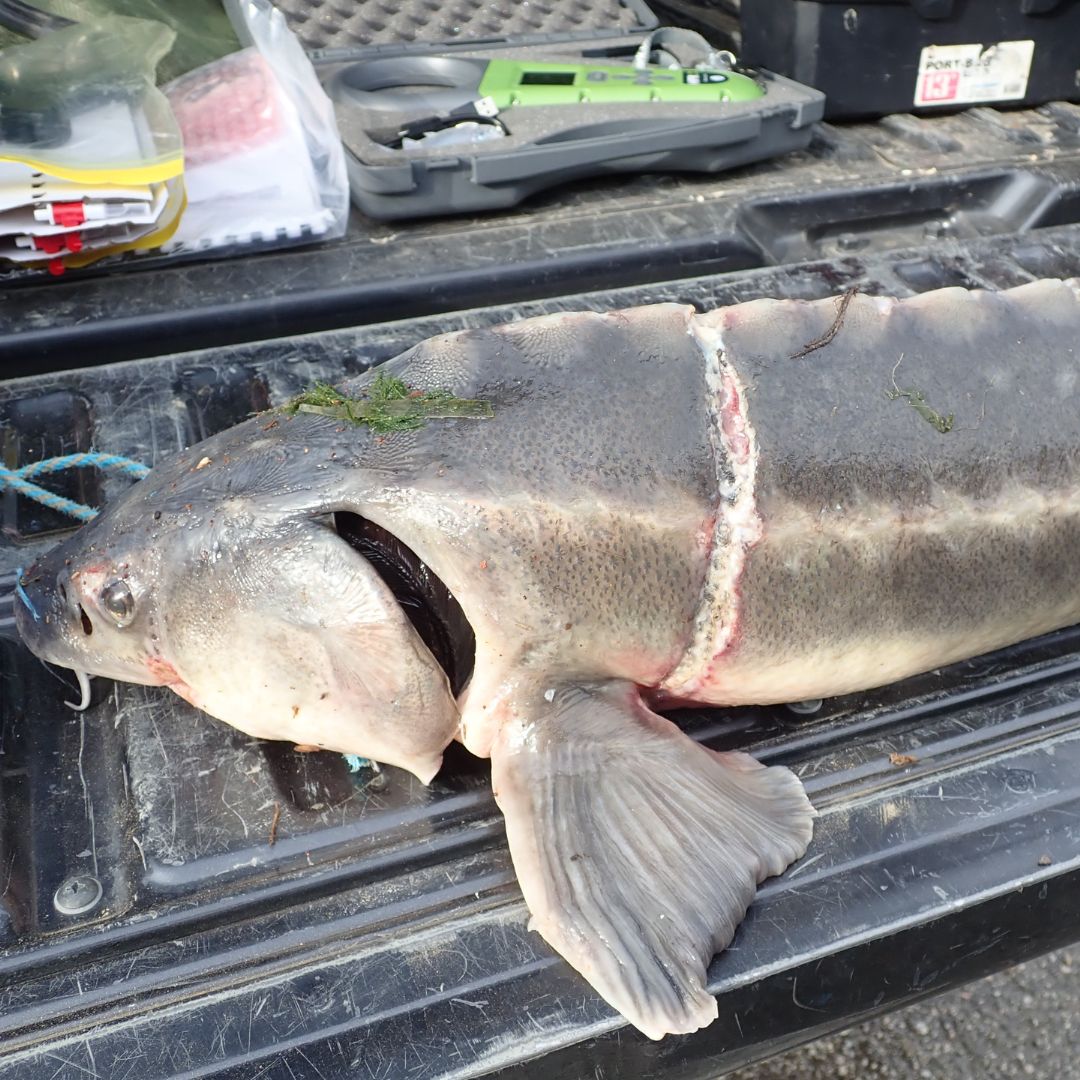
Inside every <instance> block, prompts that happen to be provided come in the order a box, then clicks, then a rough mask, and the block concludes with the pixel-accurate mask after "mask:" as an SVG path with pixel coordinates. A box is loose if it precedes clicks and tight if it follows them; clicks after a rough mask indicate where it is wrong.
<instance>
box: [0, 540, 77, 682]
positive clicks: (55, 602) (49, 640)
mask: <svg viewBox="0 0 1080 1080" xmlns="http://www.w3.org/2000/svg"><path fill="white" fill-rule="evenodd" d="M15 627H16V629H17V630H18V631H19V636H20V637H21V638H22V640H23V642H24V643H25V644H26V646H27V648H29V649H30V651H31V652H32V653H34V655H35V656H38V657H40V658H41V659H42V660H48V661H51V662H53V663H65V662H66V661H67V660H68V654H69V653H70V652H71V649H72V647H73V646H75V645H76V643H77V642H78V641H79V639H80V638H89V637H90V636H91V635H92V634H93V623H92V621H91V619H90V616H89V615H88V614H87V612H86V610H85V609H84V608H83V606H82V604H81V603H80V602H79V596H78V593H77V590H76V589H75V587H74V585H73V584H72V581H71V574H70V572H69V571H68V569H67V568H66V567H61V568H59V569H58V570H54V569H52V568H51V567H49V566H48V564H47V560H39V561H38V562H36V563H34V565H33V566H31V567H30V569H29V570H26V571H24V572H22V573H20V574H19V575H18V576H17V578H16V582H15Z"/></svg>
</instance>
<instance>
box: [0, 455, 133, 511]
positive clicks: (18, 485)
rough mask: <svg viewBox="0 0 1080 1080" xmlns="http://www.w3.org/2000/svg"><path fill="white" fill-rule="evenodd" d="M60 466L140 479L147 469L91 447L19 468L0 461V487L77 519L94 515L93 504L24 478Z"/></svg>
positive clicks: (57, 470) (49, 471)
mask: <svg viewBox="0 0 1080 1080" xmlns="http://www.w3.org/2000/svg"><path fill="white" fill-rule="evenodd" d="M64 469H111V470H113V471H115V472H123V473H126V474H127V475H128V476H130V477H133V478H134V479H135V480H141V479H142V478H143V477H144V476H145V475H146V474H147V473H148V472H149V471H150V470H149V468H148V467H147V466H145V465H143V464H142V463H141V462H138V461H132V460H131V458H126V457H121V456H120V455H119V454H103V453H100V452H98V451H96V450H91V451H89V452H87V453H84V454H65V455H63V457H54V458H45V460H44V461H33V462H31V463H30V464H29V465H23V466H22V468H21V469H6V468H4V467H3V466H2V465H0V491H2V490H3V489H4V488H10V489H11V490H12V491H15V492H18V494H20V495H24V496H26V498H28V499H33V500H34V502H38V503H41V505H42V506H47V507H49V509H50V510H59V511H60V513H62V514H67V515H69V516H70V517H73V518H76V519H78V520H79V521H92V520H93V519H94V518H96V517H97V516H98V511H97V510H95V509H94V507H92V506H86V505H85V504H84V503H79V502H75V500H74V499H67V498H65V497H64V496H63V495H57V494H56V493H55V492H53V491H49V490H48V489H47V488H43V487H40V486H39V485H38V484H32V483H31V482H30V480H29V479H28V477H31V476H41V475H43V474H49V473H54V472H62V471H63V470H64Z"/></svg>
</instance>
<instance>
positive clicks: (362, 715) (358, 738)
mask: <svg viewBox="0 0 1080 1080" xmlns="http://www.w3.org/2000/svg"><path fill="white" fill-rule="evenodd" d="M152 476H153V474H151V477H152ZM151 477H148V478H147V479H146V480H143V481H142V482H140V483H139V484H138V485H136V486H135V487H134V488H132V489H131V491H129V492H127V493H126V494H125V496H123V497H121V498H120V499H119V500H118V501H117V502H116V503H115V504H113V505H110V507H108V508H107V509H106V510H105V511H104V512H103V513H102V514H101V515H100V516H99V517H98V518H96V519H95V520H94V521H92V522H90V523H89V524H88V525H86V526H84V527H83V528H82V529H80V530H79V531H78V532H77V533H75V534H74V535H73V536H72V537H70V538H69V539H68V540H67V541H65V542H64V543H62V544H60V545H59V546H58V547H56V548H54V549H52V550H51V551H49V552H48V553H46V554H45V555H44V556H43V557H42V558H40V559H39V560H38V561H37V562H36V563H34V565H33V566H31V567H30V569H29V570H27V571H26V572H25V573H24V574H23V575H22V577H21V579H20V582H19V593H18V601H17V603H16V623H17V627H18V630H19V633H20V635H21V636H22V639H23V641H24V642H25V643H26V644H27V646H28V647H29V648H30V650H31V651H32V652H33V653H35V654H36V655H37V656H38V657H40V658H41V659H42V660H45V661H47V662H49V663H52V664H57V665H59V666H62V667H67V668H71V669H73V670H74V671H75V672H76V673H77V674H80V673H81V674H80V683H81V684H82V685H83V699H84V700H83V705H84V706H85V704H86V703H87V700H88V697H89V695H88V691H87V689H86V685H87V680H86V679H85V677H84V675H90V676H104V677H107V678H111V679H118V680H123V681H126V682H132V683H141V684H144V685H149V686H168V687H170V688H171V689H172V690H174V691H175V692H176V693H178V694H179V695H180V696H181V697H183V698H184V699H185V700H187V701H188V702H190V703H191V704H193V705H195V706H196V707H198V708H200V709H202V710H203V711H205V712H207V713H209V714H210V715H212V716H214V717H217V718H218V719H220V720H223V721H225V722H226V723H229V724H231V725H233V726H234V727H237V728H239V729H240V730H242V731H245V732H247V733H249V734H251V735H254V736H256V737H259V738H266V739H282V740H288V741H292V742H294V743H296V744H303V745H306V746H312V747H319V748H325V749H330V750H337V751H339V752H343V753H352V754H357V755H360V756H362V757H367V758H371V759H373V760H375V761H380V762H383V763H386V764H391V765H398V766H401V767H404V768H406V769H409V770H410V771H412V772H413V773H415V774H416V775H417V776H418V777H420V779H422V780H423V781H424V782H427V781H429V780H430V779H431V778H432V777H433V776H434V774H435V772H436V771H437V770H438V768H439V766H440V764H441V759H442V752H443V750H444V749H445V747H446V746H447V744H448V743H449V742H450V741H451V740H452V739H453V738H454V736H455V735H456V733H457V728H458V724H459V719H460V718H459V714H458V708H457V703H456V700H455V698H454V695H453V693H452V692H451V688H450V685H449V682H448V680H447V676H446V674H445V672H444V671H443V669H442V667H441V666H440V665H439V663H438V662H437V661H436V660H435V658H434V657H433V656H432V654H431V653H430V652H429V650H428V648H427V647H426V646H425V644H424V642H423V640H421V638H420V637H419V635H418V634H417V632H416V631H415V629H414V628H413V627H412V625H411V624H410V622H409V619H408V618H407V616H406V614H405V613H404V611H403V610H402V608H401V606H400V605H399V604H398V603H397V601H396V600H395V597H394V595H393V593H392V592H391V590H390V589H389V587H388V586H387V585H386V584H385V582H384V581H383V580H382V578H381V577H380V576H379V574H378V573H377V572H376V571H375V569H374V568H373V567H372V565H371V564H370V563H369V562H368V561H367V560H366V559H364V558H363V557H362V556H361V555H359V554H358V553H357V552H356V551H355V550H354V549H353V548H352V547H350V545H349V544H348V543H347V542H346V541H345V540H344V539H342V538H341V537H340V536H339V535H338V534H337V533H336V532H335V530H334V528H333V517H332V515H329V514H322V515H319V514H315V513H311V512H308V513H297V512H296V511H295V509H291V510H290V511H289V512H282V511H274V510H272V509H268V508H267V507H266V506H265V505H264V503H263V502H262V501H261V500H259V499H258V498H254V497H251V496H250V495H239V496H238V495H236V494H235V492H232V491H226V492H224V493H221V494H215V493H214V491H213V489H212V487H209V486H208V487H207V488H204V489H202V490H201V491H200V492H199V493H198V494H195V495H193V494H191V493H190V492H189V493H187V494H186V495H184V496H182V497H183V498H184V500H185V501H184V502H183V503H182V504H181V503H179V502H178V501H177V499H176V498H175V497H172V496H169V497H163V496H162V486H161V485H160V484H158V485H155V484H153V482H152V480H151ZM144 485H146V486H145V487H144ZM140 489H141V490H140Z"/></svg>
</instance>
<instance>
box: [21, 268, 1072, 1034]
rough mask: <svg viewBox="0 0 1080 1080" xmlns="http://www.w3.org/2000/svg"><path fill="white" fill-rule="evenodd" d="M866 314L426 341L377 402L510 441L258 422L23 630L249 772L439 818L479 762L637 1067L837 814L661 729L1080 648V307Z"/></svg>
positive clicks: (929, 300)
mask: <svg viewBox="0 0 1080 1080" xmlns="http://www.w3.org/2000/svg"><path fill="white" fill-rule="evenodd" d="M847 301H850V303H848V302H847ZM842 315H843V317H842V319H840V318H838V304H837V302H836V301H835V300H834V299H827V300H822V301H814V302H806V301H797V300H782V301H776V300H769V299H764V300H755V301H751V302H748V303H740V304H735V305H733V306H730V307H724V308H721V309H719V310H715V311H710V312H706V313H698V312H696V311H695V310H694V309H693V308H691V307H688V306H685V305H679V304H657V305H653V306H647V307H640V308H634V309H630V310H624V311H615V312H610V313H607V314H597V313H593V312H581V313H565V314H555V315H547V316H543V317H539V318H534V319H529V320H525V321H520V322H516V323H511V324H508V325H504V326H498V327H495V328H491V329H480V330H466V331H461V332H457V333H451V334H445V335H442V336H440V337H435V338H432V339H430V340H427V341H423V342H421V343H420V344H418V345H416V346H415V347H414V348H412V349H410V350H409V351H407V352H405V353H404V354H402V355H400V356H399V357H397V358H396V359H394V360H392V361H389V362H388V363H387V364H386V365H385V366H384V367H383V368H382V369H381V370H382V371H384V372H389V373H391V374H392V375H394V376H396V377H398V378H400V379H401V380H403V381H404V382H405V383H406V384H407V385H408V386H409V387H413V388H415V389H416V391H420V392H426V391H436V390H438V391H449V392H450V393H452V394H454V395H458V396H461V397H464V398H469V399H476V400H480V401H485V402H488V403H490V405H491V408H492V410H493V416H492V418H491V419H486V420H479V419H470V418H444V419H434V420H429V421H427V422H426V423H425V424H424V425H423V426H422V427H419V428H418V429H417V430H412V431H405V432H396V433H393V434H388V435H387V434H382V435H380V434H378V433H376V432H375V431H373V430H372V429H371V427H370V426H368V425H364V424H355V423H350V422H347V421H343V420H341V419H340V418H336V417H334V416H329V415H321V414H311V413H304V412H298V413H295V414H293V415H286V414H284V413H275V414H272V415H270V416H267V415H265V414H264V415H262V416H258V417H254V418H251V419H249V420H247V421H245V422H244V423H241V424H239V425H238V426H237V427H235V428H232V429H230V430H228V431H225V432H223V433H221V434H218V435H216V436H214V437H213V438H211V439H209V440H207V441H205V442H203V443H202V444H200V445H198V446H196V447H194V448H192V449H190V450H187V451H185V452H182V453H179V454H177V455H176V456H175V457H173V458H171V459H169V460H167V461H165V462H164V463H162V464H159V465H158V466H157V467H156V468H154V469H153V471H152V472H151V473H150V474H149V476H147V478H146V479H144V480H143V481H142V482H140V483H139V484H137V485H135V486H134V487H133V488H132V489H131V490H130V491H128V492H126V493H125V495H124V496H123V497H121V498H119V499H118V500H116V501H115V503H113V504H111V505H110V506H108V507H107V508H106V509H105V511H104V512H103V513H102V514H101V515H100V516H99V517H98V518H97V519H96V520H95V521H93V522H92V523H91V524H89V525H87V526H85V527H83V528H82V529H80V530H79V532H78V533H76V534H74V535H73V536H72V537H71V538H70V539H68V540H67V541H66V542H64V543H62V544H61V545H59V546H58V547H56V548H55V549H53V550H52V551H51V552H49V553H47V554H46V555H45V556H44V557H43V558H42V559H41V560H40V561H39V562H38V563H37V564H36V565H35V566H34V567H33V568H32V569H31V570H30V571H29V572H28V573H27V574H26V575H24V578H23V580H22V585H23V589H24V593H23V599H24V606H22V607H21V608H20V609H19V610H18V612H17V621H18V626H19V630H20V632H21V634H22V636H23V639H24V640H25V642H26V643H27V645H28V646H29V647H30V649H31V650H32V651H33V652H34V653H36V654H37V655H38V656H39V657H41V658H43V659H44V660H46V661H49V662H52V663H54V664H60V665H63V666H65V667H69V668H72V669H74V670H75V671H77V672H78V673H80V678H81V679H82V680H83V682H84V683H85V675H86V674H90V675H99V676H106V677H110V678H113V679H122V680H127V681H130V682H136V683H143V684H148V685H163V686H168V687H171V688H172V689H173V690H175V691H176V692H177V693H178V694H180V695H181V696H182V697H184V698H185V699H186V700H188V701H189V702H191V703H192V704H193V705H195V706H197V707H198V708H200V709H202V710H205V711H206V712H207V713H209V714H210V715H212V716H214V717H218V718H219V719H221V720H223V721H225V722H227V723H229V724H232V725H234V726H235V727H237V728H239V729H241V730H242V731H245V732H247V733H249V734H250V735H253V736H257V737H260V738H265V739H287V740H292V741H294V742H296V743H298V744H306V745H316V746H320V747H325V748H328V749H333V750H337V751H343V752H348V753H355V754H360V755H364V756H366V757H370V758H373V759H375V760H377V761H381V762H385V763H389V764H391V765H396V766H400V767H402V768H405V769H408V770H411V771H412V772H413V773H415V774H416V776H418V777H419V778H420V779H421V780H423V781H425V782H427V781H430V779H431V778H432V777H433V776H434V774H435V773H436V771H437V770H438V768H439V766H440V762H441V758H442V753H443V750H444V748H445V747H446V746H447V745H448V743H449V742H450V741H451V740H453V739H459V740H460V741H462V742H463V743H464V744H465V746H466V747H467V748H468V749H469V750H471V751H472V752H473V753H474V754H478V755H480V756H482V757H490V758H491V763H492V782H493V786H494V792H495V797H496V799H497V801H498V805H499V806H500V808H501V810H502V812H503V814H504V816H505V821H506V833H507V838H508V841H509V846H510V851H511V854H512V858H513V862H514V866H515V869H516V872H517V876H518V879H519V882H520V885H521V890H522V893H523V894H524V898H525V900H526V902H527V905H528V907H529V909H530V912H531V915H532V919H531V926H532V927H533V928H534V929H536V930H538V931H539V932H540V933H541V934H542V935H543V937H544V938H545V939H546V940H547V941H548V942H549V943H550V945H551V946H553V947H554V948H555V949H556V950H557V951H558V952H559V953H561V954H562V956H563V957H564V958H565V959H566V960H567V961H568V962H569V963H570V964H572V965H573V966H574V967H575V968H576V969H577V970H578V971H579V972H580V973H581V974H582V975H583V976H584V977H585V979H587V980H588V981H589V982H590V983H591V984H592V986H593V987H594V988H595V990H596V991H597V992H598V993H599V994H600V995H602V997H603V998H605V999H606V1000H607V1002H609V1003H610V1005H612V1006H613V1007H614V1008H615V1009H617V1010H618V1011H619V1012H621V1013H622V1014H623V1015H624V1016H625V1017H626V1018H627V1019H628V1020H629V1021H630V1022H631V1023H633V1024H634V1025H636V1027H638V1028H639V1029H640V1030H641V1031H642V1032H644V1033H645V1034H646V1035H647V1036H649V1037H651V1038H660V1037H662V1036H664V1035H666V1034H669V1033H681V1032H690V1031H694V1030H696V1029H698V1028H699V1027H701V1026H703V1025H706V1024H708V1023H709V1022H710V1021H711V1020H712V1019H714V1018H715V1017H716V1015H717V1003H716V1000H715V999H714V998H713V997H712V996H711V995H710V994H709V992H708V990H707V987H706V968H707V965H708V964H709V962H710V960H711V958H712V957H713V955H714V954H715V953H717V952H718V951H720V950H722V949H723V948H725V947H726V946H727V944H728V943H729V942H730V940H731V939H732V936H733V935H734V933H735V930H736V927H737V926H738V924H739V922H740V921H741V919H742V918H743V916H744V914H745V912H746V910H747V908H748V906H749V904H750V903H751V901H752V898H753V895H754V892H755V889H756V886H757V885H758V884H759V883H760V882H761V881H762V880H763V879H765V878H766V877H769V876H770V875H776V874H780V873H782V872H783V871H784V869H785V868H786V867H788V866H789V865H790V864H791V863H792V862H793V861H795V860H797V859H798V858H800V857H801V856H802V855H803V853H804V852H805V850H806V848H807V845H808V844H809V842H810V840H811V832H812V820H813V816H814V811H813V809H812V807H811V805H810V803H809V801H808V799H807V797H806V795H805V793H804V791H803V789H802V786H801V785H800V783H799V781H798V780H797V779H796V777H795V776H794V775H793V774H792V773H791V772H789V771H788V770H787V769H784V768H782V767H770V768H766V767H763V766H761V765H760V764H758V763H757V762H756V761H754V759H753V758H752V757H750V756H748V755H746V754H743V753H717V752H713V751H710V750H708V749H705V748H703V747H701V746H700V745H698V744H697V743H695V742H694V741H692V740H691V739H690V738H688V737H687V736H686V735H685V734H684V733H683V732H681V731H680V729H679V728H678V727H677V726H676V725H675V723H673V722H672V721H671V720H669V719H666V718H664V717H662V716H661V715H660V714H659V712H658V711H657V710H660V709H664V710H668V709H671V708H674V707H677V706H679V705H682V704H685V703H689V702H694V703H703V704H709V705H718V706H724V705H737V704H745V703H770V702H786V701H796V700H802V699H808V698H822V697H827V696H830V695H835V694H842V693H847V692H852V691H858V690H863V689H867V688H871V687H875V686H880V685H882V684H885V683H889V682H891V681H893V680H897V679H901V678H904V677H905V676H909V675H912V674H915V673H917V672H922V671H925V670H928V669H931V668H936V667H939V666H941V665H943V664H947V663H949V662H951V661H956V660H960V659H962V658H965V657H969V656H972V655H975V654H978V653H982V652H986V651H988V650H992V649H995V648H998V647H1001V646H1005V645H1007V644H1009V643H1013V642H1016V641H1018V640H1021V639H1024V638H1026V637H1029V636H1033V635H1037V634H1040V633H1042V632H1046V631H1050V630H1053V629H1055V628H1058V627H1061V626H1064V625H1067V624H1071V623H1074V622H1076V621H1077V620H1078V616H1080V575H1078V574H1077V572H1076V556H1077V552H1078V551H1080V462H1078V451H1080V385H1078V376H1080V358H1078V356H1077V353H1076V348H1077V342H1078V340H1080V280H1072V281H1039V282H1035V283H1032V284H1028V285H1023V286H1021V287H1019V288H1015V289H1011V290H1008V291H1004V292H999V293H995V292H985V291H966V290H963V289H957V288H950V289H944V290H941V291H937V292H932V293H928V294H925V295H921V296H916V297H914V298H910V299H903V300H895V299H884V298H875V297H871V296H865V295H857V296H855V297H854V299H851V297H848V298H846V300H845V305H844V310H843V312H842ZM373 377H374V376H372V375H371V374H370V373H369V374H367V375H364V376H361V377H359V378H357V379H355V380H352V381H349V382H347V383H344V384H343V385H342V386H341V387H339V388H338V392H339V393H340V394H341V395H342V398H343V399H346V400H358V401H361V400H363V399H364V397H365V394H367V393H369V392H370V390H371V387H372V379H373ZM410 614H411V616H412V617H410ZM84 698H85V694H84ZM84 704H85V702H84Z"/></svg>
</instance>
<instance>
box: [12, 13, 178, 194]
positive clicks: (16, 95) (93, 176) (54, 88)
mask: <svg viewBox="0 0 1080 1080" xmlns="http://www.w3.org/2000/svg"><path fill="white" fill-rule="evenodd" d="M173 37H174V35H173V32H172V31H171V30H169V29H168V27H165V26H163V25H161V24H160V23H156V22H148V21H145V20H142V19H128V18H123V17H120V16H107V17H104V18H100V19H97V20H95V21H94V22H87V23H79V24H77V25H75V26H69V27H66V28H65V29H62V30H57V31H55V32H52V33H48V34H46V35H44V36H43V37H41V38H39V39H38V40H36V41H31V42H28V43H27V44H25V45H16V46H14V47H11V48H7V49H4V50H3V52H0V161H8V162H18V163H21V164H23V165H25V166H28V167H29V168H31V169H34V170H36V171H38V172H42V173H47V174H49V175H51V176H57V177H61V178H63V179H65V180H75V181H83V182H87V183H97V182H100V183H113V184H129V183H157V182H160V181H163V180H167V179H169V178H171V177H174V176H178V175H179V174H180V173H181V172H182V170H183V153H182V147H181V138H180V129H179V127H178V125H177V123H176V120H175V118H174V116H173V113H172V109H171V108H170V107H169V103H168V101H167V100H166V98H165V96H164V94H162V93H161V91H160V90H158V89H157V87H156V85H155V68H156V66H157V63H158V61H159V60H160V59H161V58H162V57H163V56H164V55H165V54H166V53H167V52H168V51H169V49H170V48H171V46H172V43H173Z"/></svg>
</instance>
